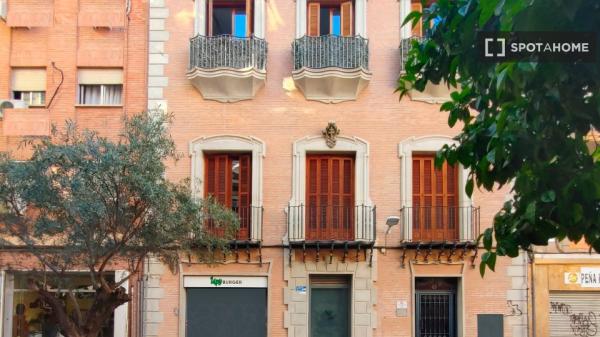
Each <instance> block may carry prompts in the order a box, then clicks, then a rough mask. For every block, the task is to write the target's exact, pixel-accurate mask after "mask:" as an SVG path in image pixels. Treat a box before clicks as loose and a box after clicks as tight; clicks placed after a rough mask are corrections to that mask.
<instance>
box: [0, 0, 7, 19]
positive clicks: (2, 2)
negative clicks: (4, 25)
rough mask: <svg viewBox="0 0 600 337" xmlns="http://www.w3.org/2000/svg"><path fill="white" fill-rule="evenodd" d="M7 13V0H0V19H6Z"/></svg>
mask: <svg viewBox="0 0 600 337" xmlns="http://www.w3.org/2000/svg"><path fill="white" fill-rule="evenodd" d="M7 13H8V0H0V19H2V20H4V21H6V14H7Z"/></svg>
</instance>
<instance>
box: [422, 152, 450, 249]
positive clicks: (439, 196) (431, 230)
mask: <svg viewBox="0 0 600 337" xmlns="http://www.w3.org/2000/svg"><path fill="white" fill-rule="evenodd" d="M434 156H435V155H434V154H418V155H413V162H412V165H413V167H412V169H413V170H412V174H413V181H412V183H413V187H412V188H413V191H412V198H413V205H412V222H413V239H414V240H424V241H442V240H457V239H458V238H459V228H458V219H459V214H458V213H459V207H458V169H457V167H456V166H455V165H454V166H453V165H448V163H444V166H443V167H442V168H441V169H436V168H435V165H434Z"/></svg>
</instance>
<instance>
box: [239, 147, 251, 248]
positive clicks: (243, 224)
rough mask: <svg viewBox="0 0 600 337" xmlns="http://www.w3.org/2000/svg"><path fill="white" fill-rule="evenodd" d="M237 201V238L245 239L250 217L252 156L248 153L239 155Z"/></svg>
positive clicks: (248, 234)
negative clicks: (238, 228)
mask: <svg viewBox="0 0 600 337" xmlns="http://www.w3.org/2000/svg"><path fill="white" fill-rule="evenodd" d="M239 161H240V170H239V172H240V173H239V201H238V203H239V204H238V214H239V217H240V231H239V233H238V238H239V239H244V240H247V239H248V238H249V237H250V225H251V219H252V164H251V163H252V158H251V155H250V154H243V155H240V156H239Z"/></svg>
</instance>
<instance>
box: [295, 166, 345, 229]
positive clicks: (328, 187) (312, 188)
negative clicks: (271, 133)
mask: <svg viewBox="0 0 600 337" xmlns="http://www.w3.org/2000/svg"><path fill="white" fill-rule="evenodd" d="M306 186H307V187H306V202H307V205H306V207H307V210H306V219H307V226H306V238H307V239H308V240H352V239H353V238H354V158H352V157H348V156H326V155H310V156H308V157H307V170H306Z"/></svg>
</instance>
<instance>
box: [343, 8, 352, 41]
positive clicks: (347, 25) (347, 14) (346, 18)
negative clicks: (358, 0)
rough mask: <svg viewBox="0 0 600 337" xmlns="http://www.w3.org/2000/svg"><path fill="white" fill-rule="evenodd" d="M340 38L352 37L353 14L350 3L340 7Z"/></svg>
mask: <svg viewBox="0 0 600 337" xmlns="http://www.w3.org/2000/svg"><path fill="white" fill-rule="evenodd" d="M340 17H341V26H342V29H341V30H342V36H352V26H353V24H352V23H353V20H352V19H353V13H352V1H348V2H343V3H342V5H341V7H340Z"/></svg>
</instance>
